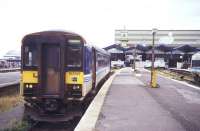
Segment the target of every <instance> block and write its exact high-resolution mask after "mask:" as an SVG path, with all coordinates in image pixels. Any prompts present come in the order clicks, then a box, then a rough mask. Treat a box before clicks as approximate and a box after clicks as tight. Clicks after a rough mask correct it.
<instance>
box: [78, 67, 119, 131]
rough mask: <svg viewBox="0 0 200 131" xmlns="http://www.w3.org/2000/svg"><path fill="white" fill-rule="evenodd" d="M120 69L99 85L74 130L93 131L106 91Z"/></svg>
mask: <svg viewBox="0 0 200 131" xmlns="http://www.w3.org/2000/svg"><path fill="white" fill-rule="evenodd" d="M120 71H121V69H120V70H118V71H116V72H115V73H114V74H113V75H112V76H111V77H110V78H109V79H108V80H107V81H106V82H105V83H104V85H103V86H102V87H101V89H100V91H99V92H98V94H97V95H96V96H95V98H94V100H93V101H92V102H91V104H90V106H89V107H88V109H87V110H86V112H85V114H84V115H83V117H82V118H81V120H80V122H79V123H78V125H77V126H76V128H75V130H74V131H94V130H95V125H96V122H97V120H98V117H99V114H100V112H101V108H102V106H103V103H104V100H105V97H106V95H107V92H108V90H109V88H110V86H111V84H112V81H113V80H114V78H115V76H116V75H117V74H119V73H120Z"/></svg>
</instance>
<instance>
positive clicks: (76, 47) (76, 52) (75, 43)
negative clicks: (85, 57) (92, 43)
mask: <svg viewBox="0 0 200 131" xmlns="http://www.w3.org/2000/svg"><path fill="white" fill-rule="evenodd" d="M66 55H67V61H66V62H67V63H66V65H67V67H69V68H80V67H82V44H81V41H80V40H68V45H67V47H66Z"/></svg>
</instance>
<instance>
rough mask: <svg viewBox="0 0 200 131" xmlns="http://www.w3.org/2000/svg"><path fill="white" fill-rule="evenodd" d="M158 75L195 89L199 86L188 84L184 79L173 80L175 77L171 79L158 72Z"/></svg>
mask: <svg viewBox="0 0 200 131" xmlns="http://www.w3.org/2000/svg"><path fill="white" fill-rule="evenodd" d="M144 70H145V71H147V72H151V71H149V70H147V69H144ZM158 75H159V76H160V77H163V78H166V79H169V80H172V81H174V82H177V83H180V84H183V85H186V86H189V87H192V88H194V89H197V90H200V88H199V87H198V86H194V85H191V84H189V83H187V82H185V81H179V80H175V79H172V78H169V77H167V76H163V75H160V74H158Z"/></svg>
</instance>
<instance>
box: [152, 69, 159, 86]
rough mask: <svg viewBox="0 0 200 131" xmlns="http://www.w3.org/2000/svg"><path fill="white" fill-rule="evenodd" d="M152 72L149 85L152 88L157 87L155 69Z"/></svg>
mask: <svg viewBox="0 0 200 131" xmlns="http://www.w3.org/2000/svg"><path fill="white" fill-rule="evenodd" d="M152 73H153V74H152V81H151V87H152V88H157V87H158V86H157V72H156V70H153V72H152Z"/></svg>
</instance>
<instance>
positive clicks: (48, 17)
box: [0, 0, 200, 56]
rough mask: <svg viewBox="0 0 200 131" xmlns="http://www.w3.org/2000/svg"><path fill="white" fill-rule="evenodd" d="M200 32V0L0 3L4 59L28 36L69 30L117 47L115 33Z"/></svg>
mask: <svg viewBox="0 0 200 131" xmlns="http://www.w3.org/2000/svg"><path fill="white" fill-rule="evenodd" d="M124 26H125V27H126V29H152V28H157V29H200V0H0V42H1V43H0V45H1V46H0V56H2V55H3V54H5V53H6V52H7V51H8V50H20V46H21V40H22V38H23V36H24V35H26V34H28V33H32V32H38V31H44V30H67V31H72V32H76V33H78V34H80V35H82V36H83V37H84V38H85V39H86V41H87V42H88V43H90V44H93V45H96V46H98V47H106V46H108V45H111V44H114V31H115V29H123V28H124Z"/></svg>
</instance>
